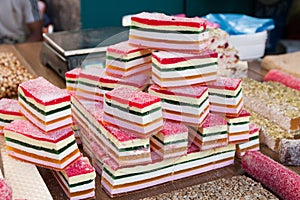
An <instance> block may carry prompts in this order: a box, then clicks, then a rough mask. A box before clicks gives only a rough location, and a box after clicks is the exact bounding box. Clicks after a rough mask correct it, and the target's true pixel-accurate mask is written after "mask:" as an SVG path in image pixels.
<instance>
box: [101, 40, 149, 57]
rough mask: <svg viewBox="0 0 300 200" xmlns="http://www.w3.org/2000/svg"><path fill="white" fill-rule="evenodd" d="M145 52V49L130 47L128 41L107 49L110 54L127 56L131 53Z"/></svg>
mask: <svg viewBox="0 0 300 200" xmlns="http://www.w3.org/2000/svg"><path fill="white" fill-rule="evenodd" d="M142 50H145V49H144V48H140V47H136V46H132V45H130V43H129V42H128V41H124V42H120V43H118V44H114V45H111V46H109V47H108V48H107V50H106V52H107V53H108V54H109V53H110V52H112V53H117V54H121V55H127V54H129V53H134V52H137V51H142Z"/></svg>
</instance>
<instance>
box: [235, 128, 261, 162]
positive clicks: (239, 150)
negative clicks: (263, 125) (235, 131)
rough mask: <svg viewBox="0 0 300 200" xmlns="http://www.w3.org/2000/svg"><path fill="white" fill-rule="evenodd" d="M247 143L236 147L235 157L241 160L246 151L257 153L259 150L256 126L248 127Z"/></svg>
mask: <svg viewBox="0 0 300 200" xmlns="http://www.w3.org/2000/svg"><path fill="white" fill-rule="evenodd" d="M249 129H250V130H249V141H248V142H243V143H240V144H237V145H236V156H237V157H239V158H241V157H243V156H244V155H245V152H246V151H259V150H260V146H259V144H260V141H259V130H260V128H258V127H257V126H256V125H254V124H251V123H250V125H249Z"/></svg>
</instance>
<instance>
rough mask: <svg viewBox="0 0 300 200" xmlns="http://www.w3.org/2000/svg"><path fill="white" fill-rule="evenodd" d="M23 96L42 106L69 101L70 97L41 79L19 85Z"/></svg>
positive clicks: (64, 91)
mask: <svg viewBox="0 0 300 200" xmlns="http://www.w3.org/2000/svg"><path fill="white" fill-rule="evenodd" d="M19 87H20V88H21V89H22V91H23V92H24V94H25V96H27V97H30V98H33V99H34V100H35V101H37V102H38V103H40V104H42V105H46V106H47V105H55V104H58V103H61V102H65V101H70V95H69V93H68V92H67V91H66V90H62V89H60V88H58V87H56V86H54V85H53V84H52V83H50V82H49V81H47V80H46V79H45V78H43V77H38V78H36V79H33V80H29V81H26V82H24V83H21V84H20V86H19Z"/></svg>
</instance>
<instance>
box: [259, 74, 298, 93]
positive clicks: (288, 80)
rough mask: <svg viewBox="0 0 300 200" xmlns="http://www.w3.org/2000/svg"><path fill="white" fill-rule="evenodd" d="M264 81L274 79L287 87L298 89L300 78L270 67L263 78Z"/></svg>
mask: <svg viewBox="0 0 300 200" xmlns="http://www.w3.org/2000/svg"><path fill="white" fill-rule="evenodd" d="M264 81H275V82H279V83H281V84H283V85H285V86H287V87H290V88H294V89H296V90H299V91H300V79H299V78H296V77H294V76H292V75H290V74H287V73H284V72H282V71H279V70H276V69H272V70H270V71H269V72H268V73H267V74H266V76H265V78H264Z"/></svg>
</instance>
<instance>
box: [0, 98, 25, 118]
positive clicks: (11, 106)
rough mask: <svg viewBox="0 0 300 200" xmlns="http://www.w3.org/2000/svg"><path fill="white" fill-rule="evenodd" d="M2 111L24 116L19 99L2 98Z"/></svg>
mask: <svg viewBox="0 0 300 200" xmlns="http://www.w3.org/2000/svg"><path fill="white" fill-rule="evenodd" d="M0 113H2V114H8V115H16V116H23V115H22V113H21V112H20V110H19V103H18V100H14V99H6V98H3V99H0Z"/></svg>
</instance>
